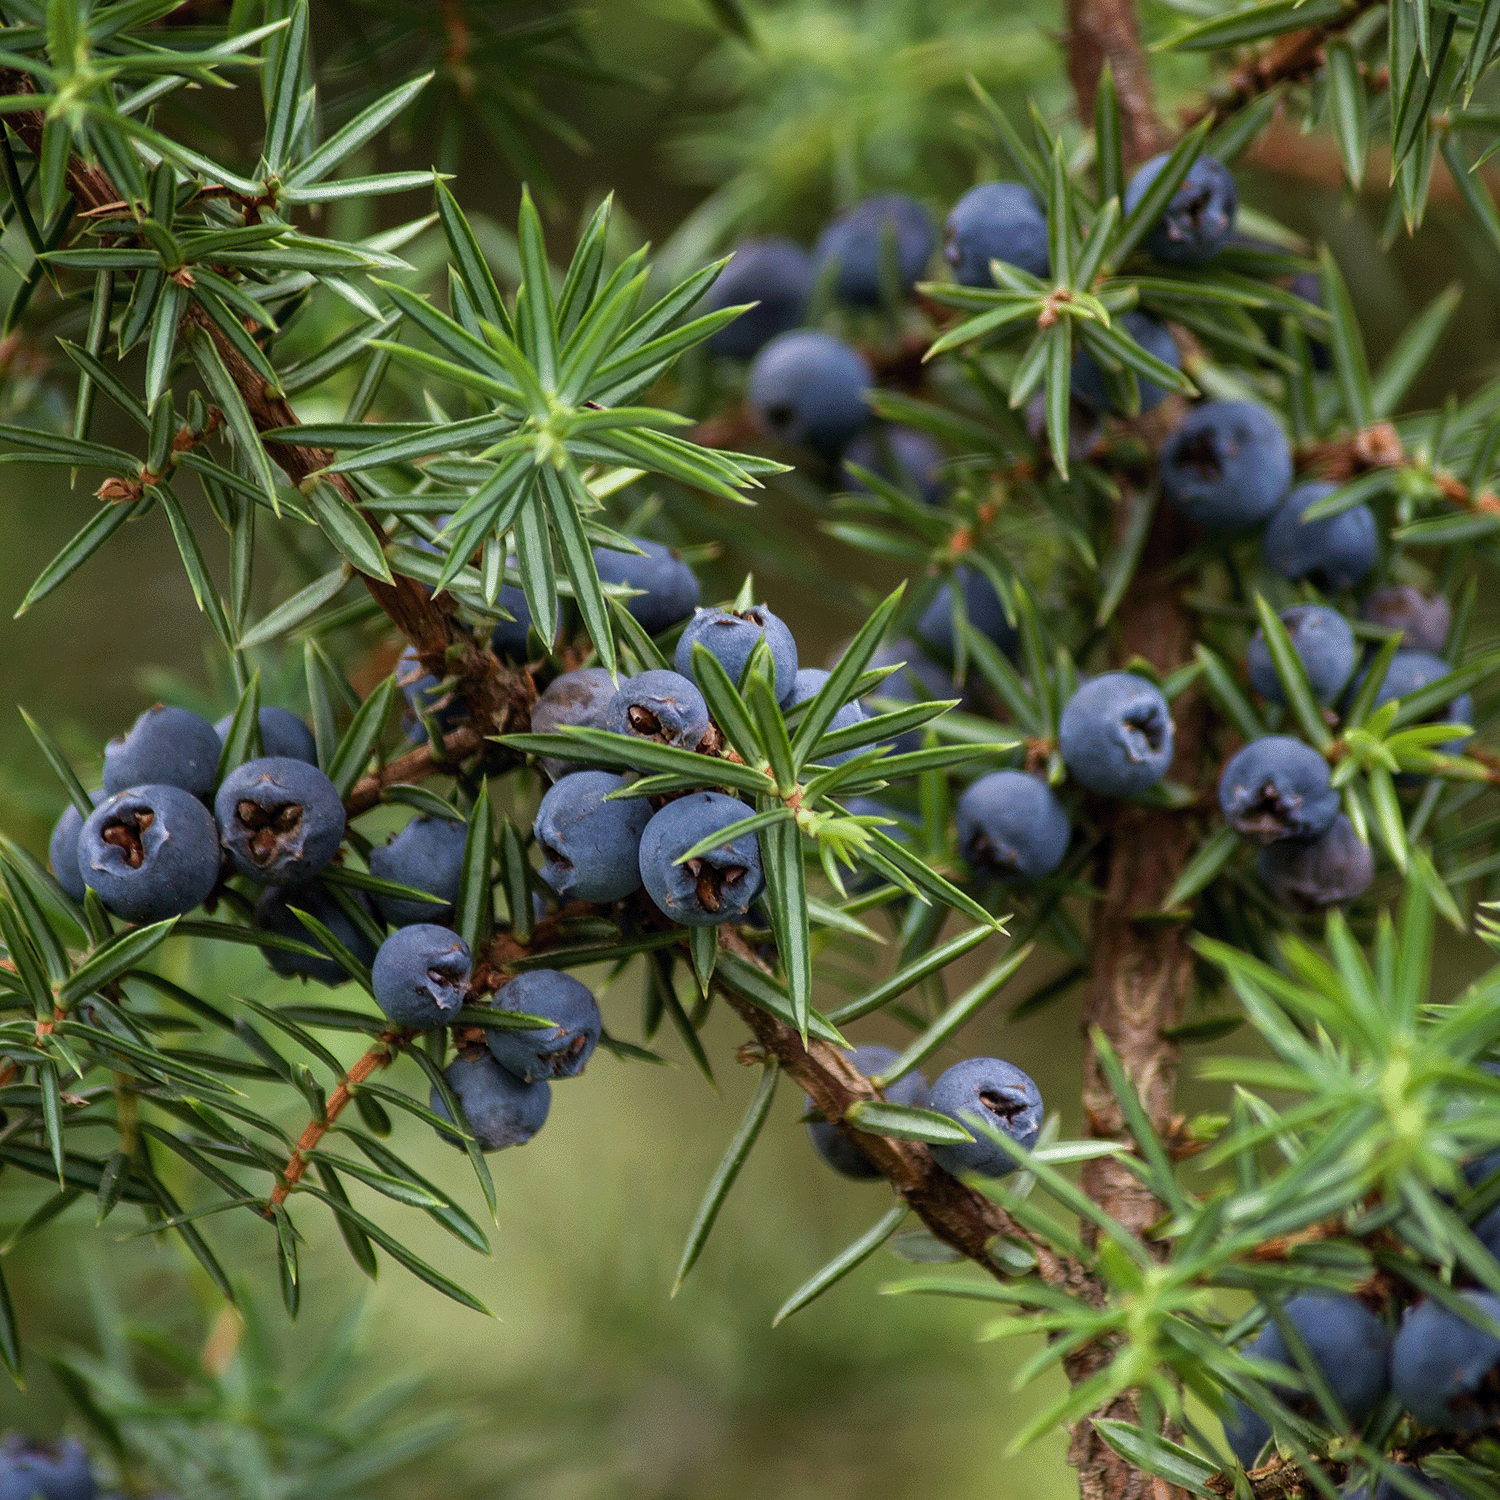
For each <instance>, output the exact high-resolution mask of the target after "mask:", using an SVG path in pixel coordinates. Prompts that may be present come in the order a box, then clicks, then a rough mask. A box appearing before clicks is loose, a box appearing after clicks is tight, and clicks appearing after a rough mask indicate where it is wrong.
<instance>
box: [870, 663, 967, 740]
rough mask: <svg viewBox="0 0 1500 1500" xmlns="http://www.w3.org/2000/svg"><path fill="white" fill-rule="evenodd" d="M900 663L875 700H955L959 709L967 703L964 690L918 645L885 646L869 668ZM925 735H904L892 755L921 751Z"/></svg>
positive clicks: (913, 731)
mask: <svg viewBox="0 0 1500 1500" xmlns="http://www.w3.org/2000/svg"><path fill="white" fill-rule="evenodd" d="M898 662H899V663H901V666H900V667H899V668H898V669H897V670H896V671H894V672H892V673H891V675H890V676H889V677H887V678H886V679H885V681H884V682H882V683H881V684H880V686H879V687H878V688H876V689H875V691H874V693H873V694H871V696H872V697H875V698H889V699H891V700H893V701H894V702H896V703H926V702H928V701H930V700H933V699H937V700H940V701H943V702H951V701H953V700H954V699H956V700H957V701H958V703H959V706H960V707H963V706H964V705H965V704H966V703H967V701H968V697H967V694H966V693H965V692H964V690H963V688H961V687H960V686H959V685H958V684H957V683H956V682H954V680H953V679H952V678H951V677H950V676H949V675H948V674H947V672H945V671H944V670H943V668H942V667H940V666H938V664H937V663H936V662H934V661H932V660H931V659H930V658H929V657H928V656H926V655H925V654H924V653H923V650H922V648H921V647H920V646H919V645H917V643H916V642H915V641H905V640H901V641H892V642H891V643H890V644H889V645H886V646H882V647H881V648H880V649H879V650H878V651H876V653H875V654H874V655H873V656H872V657H871V658H870V667H871V669H872V670H873V669H874V668H876V667H889V666H891V665H893V664H894V663H898ZM870 712H873V710H870ZM887 712H889V710H887ZM925 732H926V731H925V730H923V729H909V730H907V731H906V733H905V734H898V735H897V736H896V737H895V739H893V740H892V741H891V742H890V746H891V751H892V753H893V754H895V755H909V754H910V753H911V752H912V751H914V750H920V749H921V748H922V738H923V735H924V734H925Z"/></svg>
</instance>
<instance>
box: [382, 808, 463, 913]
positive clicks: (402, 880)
mask: <svg viewBox="0 0 1500 1500" xmlns="http://www.w3.org/2000/svg"><path fill="white" fill-rule="evenodd" d="M467 839H468V829H467V828H465V827H464V825H463V824H462V823H455V822H453V821H452V820H451V819H449V818H434V817H429V816H428V815H427V814H426V813H420V814H418V816H416V817H415V818H413V819H412V820H411V822H410V823H408V824H407V825H406V827H405V828H403V829H402V830H401V832H400V833H398V834H395V835H394V836H393V837H392V838H391V840H390V841H389V842H388V843H385V844H378V845H376V847H375V848H373V849H371V850H370V873H371V874H372V875H375V876H378V877H379V878H380V879H381V880H389V881H392V882H394V883H395V884H396V885H409V886H411V887H412V889H413V890H418V891H426V892H427V893H428V894H429V895H432V896H441V897H442V899H443V903H444V904H442V905H438V904H436V903H434V902H431V901H413V900H407V899H406V898H405V897H404V896H376V897H375V904H376V906H378V907H379V908H380V915H381V916H383V917H384V918H385V919H386V921H387V922H389V923H390V924H391V926H392V927H409V926H411V924H412V923H414V922H436V923H442V922H449V921H452V919H453V908H454V903H455V902H456V901H457V900H458V886H459V881H460V880H461V879H462V877H463V868H464V845H465V843H466V841H467Z"/></svg>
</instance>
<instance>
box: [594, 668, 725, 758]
mask: <svg viewBox="0 0 1500 1500" xmlns="http://www.w3.org/2000/svg"><path fill="white" fill-rule="evenodd" d="M604 727H605V728H606V729H609V730H612V731H613V732H614V733H615V734H628V735H630V736H632V737H633V738H635V739H641V740H652V741H654V742H655V743H656V744H658V745H672V746H675V747H676V748H677V749H679V750H694V749H696V748H697V746H698V743H699V741H700V740H702V738H703V736H704V735H705V734H707V733H708V727H709V719H708V705H707V704H706V703H705V702H704V701H703V694H702V693H700V692H699V691H698V686H697V684H696V683H695V682H693V681H692V679H691V678H688V677H684V676H683V675H682V673H681V672H668V671H665V670H662V669H660V668H654V669H653V670H651V671H649V672H641V673H639V674H638V675H637V676H635V677H628V678H626V680H625V681H624V682H622V683H621V684H620V689H619V691H618V692H617V693H616V694H615V696H614V697H613V698H612V699H611V700H610V704H609V707H608V708H607V709H606V710H605V713H604Z"/></svg>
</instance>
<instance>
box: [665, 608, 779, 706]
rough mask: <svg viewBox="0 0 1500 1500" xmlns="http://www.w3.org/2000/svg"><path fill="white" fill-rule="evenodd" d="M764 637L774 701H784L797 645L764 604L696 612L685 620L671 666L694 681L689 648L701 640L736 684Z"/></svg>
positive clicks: (691, 654)
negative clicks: (772, 671) (773, 679)
mask: <svg viewBox="0 0 1500 1500" xmlns="http://www.w3.org/2000/svg"><path fill="white" fill-rule="evenodd" d="M762 636H764V637H765V642H766V645H767V647H769V649H770V652H771V662H772V665H773V666H774V668H775V671H776V687H775V691H776V699H777V701H778V702H784V701H785V700H786V696H787V694H788V693H790V692H791V690H792V684H793V683H794V682H795V681H796V678H797V642H796V641H795V640H793V639H792V632H791V631H790V630H788V629H787V628H786V626H785V625H783V624H782V622H781V621H780V620H778V619H777V618H776V616H775V615H773V614H772V613H771V611H770V610H769V609H767V608H766V606H765V605H764V604H752V605H751V606H750V608H749V609H742V610H727V609H700V610H699V611H698V612H697V614H695V615H694V616H693V618H692V619H691V620H689V621H688V627H687V629H686V630H684V631H683V632H682V636H681V638H680V639H679V640H678V642H677V652H676V656H675V659H674V661H673V665H674V666H675V667H676V668H677V670H678V671H679V672H681V673H682V675H683V676H684V677H688V678H691V679H692V680H693V681H694V682H696V681H697V680H698V679H697V678H696V677H695V676H694V675H693V646H694V644H695V643H696V642H699V641H701V642H702V643H703V645H704V646H705V647H706V648H707V649H708V650H709V652H711V653H712V655H714V656H715V657H717V658H718V661H719V665H720V666H722V667H723V668H724V670H725V671H726V672H727V673H728V674H729V680H730V681H731V682H734V683H738V682H739V680H740V676H741V674H742V673H743V672H744V670H745V663H746V662H748V661H749V660H750V653H751V652H752V651H753V650H755V647H756V645H757V644H758V642H759V641H760V639H761V637H762Z"/></svg>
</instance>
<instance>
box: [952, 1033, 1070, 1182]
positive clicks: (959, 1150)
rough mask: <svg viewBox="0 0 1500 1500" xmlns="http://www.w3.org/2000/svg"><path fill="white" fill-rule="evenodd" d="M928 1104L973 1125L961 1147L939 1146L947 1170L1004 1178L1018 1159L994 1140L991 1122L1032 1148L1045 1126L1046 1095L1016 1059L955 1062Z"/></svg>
mask: <svg viewBox="0 0 1500 1500" xmlns="http://www.w3.org/2000/svg"><path fill="white" fill-rule="evenodd" d="M928 1108H929V1109H935V1110H936V1111H937V1112H938V1113H939V1114H940V1115H947V1116H948V1118H949V1119H950V1120H957V1121H958V1123H959V1124H960V1125H962V1126H964V1127H965V1128H966V1129H968V1130H969V1131H970V1132H971V1133H972V1134H973V1135H974V1137H975V1139H974V1140H972V1141H966V1142H964V1144H963V1145H961V1146H934V1147H933V1148H932V1156H933V1160H934V1161H936V1162H937V1164H938V1165H939V1166H940V1167H942V1168H943V1170H944V1171H946V1172H953V1173H955V1174H956V1173H959V1172H974V1173H977V1174H978V1175H979V1176H980V1177H1004V1176H1006V1174H1007V1173H1010V1172H1014V1171H1015V1169H1016V1168H1017V1167H1018V1166H1019V1165H1020V1162H1019V1160H1018V1158H1016V1157H1015V1156H1013V1155H1012V1154H1011V1153H1010V1152H1009V1151H1007V1150H1006V1149H1005V1148H1004V1147H1003V1146H1001V1145H999V1144H998V1143H997V1142H995V1141H993V1140H991V1138H990V1137H989V1136H988V1135H987V1134H986V1133H985V1132H984V1130H983V1129H982V1128H981V1126H982V1125H988V1126H989V1127H990V1128H991V1129H994V1130H998V1131H1000V1132H1001V1134H1002V1135H1006V1136H1009V1137H1010V1139H1011V1140H1013V1141H1015V1142H1016V1143H1017V1145H1019V1146H1022V1147H1024V1148H1025V1149H1026V1150H1028V1151H1029V1150H1030V1149H1031V1147H1032V1146H1034V1145H1035V1144H1036V1138H1037V1136H1038V1135H1039V1134H1041V1129H1042V1095H1041V1090H1039V1089H1038V1088H1037V1086H1036V1084H1035V1083H1033V1082H1032V1081H1031V1079H1030V1078H1028V1077H1027V1076H1026V1074H1025V1073H1023V1072H1022V1071H1021V1070H1020V1069H1019V1068H1018V1067H1016V1066H1015V1065H1014V1064H1013V1063H1008V1062H1005V1061H1004V1060H1003V1059H1001V1058H998V1057H970V1058H966V1059H965V1060H964V1061H963V1062H961V1063H954V1065H953V1066H952V1067H951V1068H949V1069H948V1071H947V1072H946V1073H944V1074H943V1075H942V1077H941V1078H939V1079H938V1081H937V1082H936V1083H935V1084H933V1086H932V1095H931V1098H930V1099H929V1100H928Z"/></svg>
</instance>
